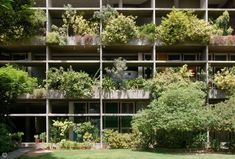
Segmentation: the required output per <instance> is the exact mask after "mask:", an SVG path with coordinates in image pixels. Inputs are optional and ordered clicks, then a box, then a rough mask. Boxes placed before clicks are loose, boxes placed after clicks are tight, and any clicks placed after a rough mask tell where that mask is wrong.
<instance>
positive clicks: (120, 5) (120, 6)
mask: <svg viewBox="0 0 235 159" xmlns="http://www.w3.org/2000/svg"><path fill="white" fill-rule="evenodd" d="M118 7H119V8H122V7H123V0H119V3H118Z"/></svg>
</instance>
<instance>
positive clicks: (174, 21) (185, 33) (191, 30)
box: [157, 9, 213, 45]
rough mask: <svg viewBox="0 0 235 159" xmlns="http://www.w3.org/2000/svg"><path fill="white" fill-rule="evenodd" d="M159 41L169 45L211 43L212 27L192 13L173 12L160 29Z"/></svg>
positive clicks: (163, 21)
mask: <svg viewBox="0 0 235 159" xmlns="http://www.w3.org/2000/svg"><path fill="white" fill-rule="evenodd" d="M157 30H158V36H159V39H160V40H161V41H162V42H164V43H165V44H167V45H174V44H177V43H184V42H187V41H189V42H198V43H203V44H204V43H207V42H209V39H210V36H211V34H212V30H213V28H212V26H211V25H210V24H209V23H207V22H206V21H204V20H201V19H198V18H197V16H196V15H194V14H193V12H191V11H181V10H175V9H174V10H173V11H172V12H170V13H169V14H168V15H167V17H164V18H163V20H162V23H161V24H160V26H159V27H158V29H157Z"/></svg>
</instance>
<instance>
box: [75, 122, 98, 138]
mask: <svg viewBox="0 0 235 159" xmlns="http://www.w3.org/2000/svg"><path fill="white" fill-rule="evenodd" d="M73 131H74V132H75V133H76V135H77V139H76V141H79V142H82V141H83V142H91V141H95V140H96V139H97V138H98V129H97V128H96V127H95V126H94V125H92V124H91V122H84V123H78V124H75V125H74V127H73Z"/></svg>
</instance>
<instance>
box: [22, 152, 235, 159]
mask: <svg viewBox="0 0 235 159" xmlns="http://www.w3.org/2000/svg"><path fill="white" fill-rule="evenodd" d="M31 158H32V159H234V158H235V155H230V154H192V153H154V152H139V151H131V150H58V151H54V152H52V153H49V154H46V155H42V156H38V157H27V156H22V157H20V159H31Z"/></svg>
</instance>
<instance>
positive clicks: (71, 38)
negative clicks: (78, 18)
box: [67, 36, 76, 45]
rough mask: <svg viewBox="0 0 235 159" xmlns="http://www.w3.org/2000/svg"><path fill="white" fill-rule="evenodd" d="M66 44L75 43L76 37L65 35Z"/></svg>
mask: <svg viewBox="0 0 235 159" xmlns="http://www.w3.org/2000/svg"><path fill="white" fill-rule="evenodd" d="M67 45H76V37H75V36H68V37H67Z"/></svg>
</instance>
